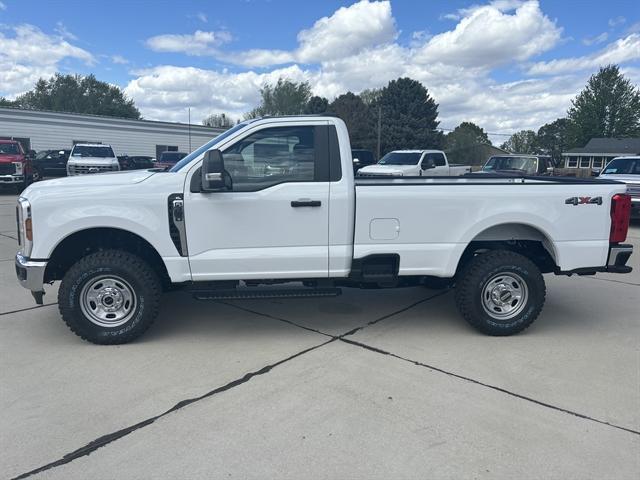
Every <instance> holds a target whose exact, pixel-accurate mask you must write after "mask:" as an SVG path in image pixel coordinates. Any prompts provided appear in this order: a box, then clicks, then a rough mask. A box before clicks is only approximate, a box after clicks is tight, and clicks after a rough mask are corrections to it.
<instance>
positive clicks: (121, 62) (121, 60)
mask: <svg viewBox="0 0 640 480" xmlns="http://www.w3.org/2000/svg"><path fill="white" fill-rule="evenodd" d="M111 61H112V62H113V63H115V64H117V65H127V64H128V63H129V60H127V59H126V58H124V57H123V56H122V55H111Z"/></svg>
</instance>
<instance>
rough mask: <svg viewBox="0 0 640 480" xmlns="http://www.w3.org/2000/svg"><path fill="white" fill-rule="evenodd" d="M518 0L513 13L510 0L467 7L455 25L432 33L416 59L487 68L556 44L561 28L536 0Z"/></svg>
mask: <svg viewBox="0 0 640 480" xmlns="http://www.w3.org/2000/svg"><path fill="white" fill-rule="evenodd" d="M516 3H518V6H517V7H516V10H515V12H514V13H513V14H509V13H505V9H506V7H507V2H505V3H503V4H500V5H498V6H494V5H486V6H482V7H474V8H471V9H467V10H465V12H467V16H465V17H463V18H462V19H461V20H460V22H459V23H458V24H457V25H456V27H455V29H454V30H450V31H447V32H444V33H441V34H438V35H435V36H434V37H432V38H431V39H430V40H429V41H428V42H427V43H426V44H425V45H424V47H422V48H421V49H420V50H419V51H418V52H417V53H416V57H415V59H416V61H419V62H422V63H425V64H428V63H431V62H442V63H446V64H450V65H459V66H465V67H484V68H488V67H495V66H498V65H502V64H505V63H508V62H512V61H514V60H515V61H523V60H527V59H529V58H531V57H533V56H535V55H538V54H540V53H542V52H545V51H547V50H549V49H551V48H552V47H554V46H555V45H556V44H557V43H558V41H559V40H560V36H561V34H562V29H561V28H560V27H558V26H557V25H556V24H555V22H553V21H552V20H550V19H549V18H548V17H547V16H546V15H544V14H543V13H542V11H541V10H540V5H539V4H538V2H537V1H529V2H526V3H521V2H516ZM516 3H514V2H508V5H509V6H511V7H513V6H515V5H516ZM520 3H521V4H520Z"/></svg>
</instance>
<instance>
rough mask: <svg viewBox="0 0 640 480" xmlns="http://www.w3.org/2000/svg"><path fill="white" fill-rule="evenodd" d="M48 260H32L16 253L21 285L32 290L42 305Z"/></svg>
mask: <svg viewBox="0 0 640 480" xmlns="http://www.w3.org/2000/svg"><path fill="white" fill-rule="evenodd" d="M46 268H47V262H46V261H43V260H37V261H36V260H31V259H29V258H28V257H25V256H24V255H22V254H21V253H17V254H16V276H17V277H18V281H19V282H20V285H22V286H23V287H24V288H26V289H28V290H31V294H32V295H33V298H35V300H36V303H37V304H38V305H42V296H43V295H44V272H45V270H46Z"/></svg>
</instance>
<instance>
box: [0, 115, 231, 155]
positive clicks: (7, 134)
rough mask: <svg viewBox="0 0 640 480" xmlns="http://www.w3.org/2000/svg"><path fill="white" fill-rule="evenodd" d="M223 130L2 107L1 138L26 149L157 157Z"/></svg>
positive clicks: (185, 149)
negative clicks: (93, 149) (103, 148)
mask: <svg viewBox="0 0 640 480" xmlns="http://www.w3.org/2000/svg"><path fill="white" fill-rule="evenodd" d="M222 131H224V129H222V128H212V127H205V126H202V125H188V124H185V123H172V122H157V121H151V120H130V119H126V118H116V117H104V116H99V115H84V114H82V115H81V114H76V113H62V112H49V111H42V110H21V109H15V108H0V139H14V140H18V141H20V142H21V143H22V145H23V147H24V148H25V149H26V150H36V151H41V150H57V149H60V150H64V149H66V150H68V149H70V148H71V147H72V146H73V145H75V144H76V143H105V144H108V145H111V146H112V147H113V149H114V151H115V153H116V155H119V156H120V155H145V156H151V157H156V158H158V157H159V156H160V154H161V153H162V152H164V151H167V150H168V151H179V152H190V151H193V150H195V149H196V148H198V147H199V146H200V145H202V144H204V143H206V142H208V141H209V140H210V139H211V138H213V137H215V136H216V135H218V134H219V133H220V132H222Z"/></svg>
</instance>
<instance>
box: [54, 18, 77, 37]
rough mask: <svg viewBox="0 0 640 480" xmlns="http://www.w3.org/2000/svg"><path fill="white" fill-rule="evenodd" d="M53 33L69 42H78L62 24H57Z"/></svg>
mask: <svg viewBox="0 0 640 480" xmlns="http://www.w3.org/2000/svg"><path fill="white" fill-rule="evenodd" d="M53 31H54V32H56V33H57V34H58V35H60V36H61V37H62V38H66V39H68V40H78V37H76V36H75V35H74V34H73V33H71V32H70V31H69V29H68V28H67V27H66V26H65V24H64V23H62V22H57V23H56V28H54V29H53Z"/></svg>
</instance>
